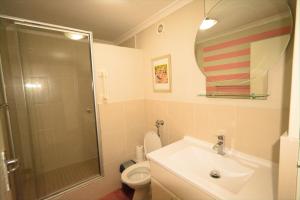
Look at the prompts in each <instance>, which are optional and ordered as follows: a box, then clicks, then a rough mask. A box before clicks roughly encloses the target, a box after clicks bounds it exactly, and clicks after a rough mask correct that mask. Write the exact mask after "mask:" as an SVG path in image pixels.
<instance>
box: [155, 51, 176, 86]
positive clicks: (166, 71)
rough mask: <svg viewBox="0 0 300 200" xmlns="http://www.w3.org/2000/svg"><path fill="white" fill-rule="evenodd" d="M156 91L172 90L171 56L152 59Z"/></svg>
mask: <svg viewBox="0 0 300 200" xmlns="http://www.w3.org/2000/svg"><path fill="white" fill-rule="evenodd" d="M152 76H153V90H154V92H171V56H170V55H166V56H162V57H159V58H154V59H152Z"/></svg>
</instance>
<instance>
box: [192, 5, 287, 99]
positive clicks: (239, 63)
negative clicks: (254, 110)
mask: <svg viewBox="0 0 300 200" xmlns="http://www.w3.org/2000/svg"><path fill="white" fill-rule="evenodd" d="M205 7H206V9H204V10H206V12H205V11H204V13H205V17H206V20H205V23H206V24H203V22H202V23H201V29H205V28H206V30H201V29H200V25H199V29H198V32H197V36H196V41H195V56H196V60H197V64H198V66H199V68H200V70H201V71H202V72H203V74H204V75H205V76H206V94H205V96H207V97H221V98H226V97H228V98H252V99H266V98H267V96H268V70H269V69H270V68H271V67H272V66H274V65H276V64H277V63H278V62H279V60H280V58H281V57H282V56H283V53H284V51H285V49H286V48H287V45H288V42H289V40H290V35H291V32H292V23H293V21H292V15H291V11H290V8H289V7H288V5H287V3H286V1H284V0H206V1H205ZM214 20H216V21H214ZM203 25H204V26H203ZM208 26H212V27H211V28H208Z"/></svg>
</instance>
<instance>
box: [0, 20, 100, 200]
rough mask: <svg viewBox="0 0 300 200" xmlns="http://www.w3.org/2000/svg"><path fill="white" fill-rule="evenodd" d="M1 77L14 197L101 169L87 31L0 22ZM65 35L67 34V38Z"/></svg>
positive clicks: (43, 192) (48, 191)
mask: <svg viewBox="0 0 300 200" xmlns="http://www.w3.org/2000/svg"><path fill="white" fill-rule="evenodd" d="M1 33H2V41H4V42H3V43H1V46H2V47H1V49H2V51H3V52H4V54H5V55H6V56H5V58H2V60H4V65H3V71H4V78H5V83H6V90H7V93H8V94H7V96H8V103H9V104H10V113H11V121H12V128H13V134H14V140H15V146H16V151H17V156H18V157H19V158H20V160H21V168H20V170H19V172H18V173H17V175H16V176H15V180H16V192H17V199H39V198H45V197H48V196H50V195H52V194H54V193H57V192H60V191H63V190H65V189H66V188H69V187H71V186H72V185H75V184H78V183H80V182H83V181H86V180H88V179H90V178H92V177H95V176H98V175H99V174H100V167H99V156H98V155H99V154H98V145H97V130H96V115H95V104H94V92H93V87H92V83H93V78H92V68H91V57H90V43H89V38H88V35H83V36H84V37H83V38H82V39H80V40H72V39H70V35H68V34H65V33H64V32H61V31H52V30H46V29H42V28H33V27H29V26H24V25H16V24H13V23H9V22H6V21H4V20H3V21H2V22H1ZM67 36H69V37H67Z"/></svg>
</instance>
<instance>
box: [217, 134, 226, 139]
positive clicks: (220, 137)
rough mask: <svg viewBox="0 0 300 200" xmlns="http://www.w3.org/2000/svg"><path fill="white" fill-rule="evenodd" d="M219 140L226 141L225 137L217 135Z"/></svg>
mask: <svg viewBox="0 0 300 200" xmlns="http://www.w3.org/2000/svg"><path fill="white" fill-rule="evenodd" d="M216 136H217V138H218V140H224V139H225V135H222V134H221V135H216Z"/></svg>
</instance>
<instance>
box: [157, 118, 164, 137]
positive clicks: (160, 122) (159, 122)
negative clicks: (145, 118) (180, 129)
mask: <svg viewBox="0 0 300 200" xmlns="http://www.w3.org/2000/svg"><path fill="white" fill-rule="evenodd" d="M164 124H165V122H164V120H156V122H155V126H156V128H157V135H158V136H159V137H160V133H159V128H160V127H161V126H163V125H164Z"/></svg>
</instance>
